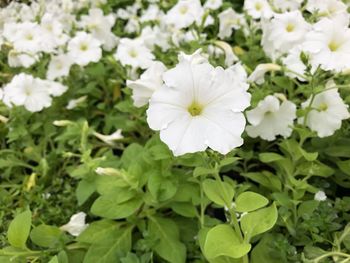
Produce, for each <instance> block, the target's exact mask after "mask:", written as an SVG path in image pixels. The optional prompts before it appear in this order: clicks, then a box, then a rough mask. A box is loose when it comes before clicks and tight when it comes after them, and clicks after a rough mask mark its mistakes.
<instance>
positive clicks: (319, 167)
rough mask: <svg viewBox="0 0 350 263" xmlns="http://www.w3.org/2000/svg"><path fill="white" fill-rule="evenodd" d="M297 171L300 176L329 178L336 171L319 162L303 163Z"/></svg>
mask: <svg viewBox="0 0 350 263" xmlns="http://www.w3.org/2000/svg"><path fill="white" fill-rule="evenodd" d="M297 171H298V173H299V174H301V175H306V176H310V175H312V176H321V177H329V176H331V175H332V174H334V170H333V169H332V168H331V167H329V166H327V165H325V164H324V163H321V162H319V161H315V162H305V163H301V164H300V165H298V166H297Z"/></svg>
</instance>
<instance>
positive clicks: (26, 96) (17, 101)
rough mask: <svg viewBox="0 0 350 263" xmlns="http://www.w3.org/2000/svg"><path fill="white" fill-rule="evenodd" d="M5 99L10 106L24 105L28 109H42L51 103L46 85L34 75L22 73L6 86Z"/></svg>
mask: <svg viewBox="0 0 350 263" xmlns="http://www.w3.org/2000/svg"><path fill="white" fill-rule="evenodd" d="M3 101H4V103H5V104H7V105H8V106H10V107H11V106H12V105H16V106H24V107H25V108H26V109H27V110H28V111H32V112H36V111H41V110H42V109H43V108H46V107H49V106H50V105H51V101H52V99H51V97H50V93H49V91H48V89H47V86H46V85H43V84H42V83H39V82H38V81H37V80H36V79H35V78H33V76H31V75H27V74H25V73H20V74H18V75H16V76H14V78H13V79H12V81H11V82H10V83H8V84H7V85H6V86H5V87H4V98H3Z"/></svg>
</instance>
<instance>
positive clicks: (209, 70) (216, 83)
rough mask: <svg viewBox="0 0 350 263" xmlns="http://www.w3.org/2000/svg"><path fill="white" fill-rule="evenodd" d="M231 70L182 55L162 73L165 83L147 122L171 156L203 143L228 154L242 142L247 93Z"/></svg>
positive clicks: (155, 95) (201, 147)
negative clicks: (155, 131)
mask: <svg viewBox="0 0 350 263" xmlns="http://www.w3.org/2000/svg"><path fill="white" fill-rule="evenodd" d="M233 72H235V71H232V70H231V71H230V72H228V71H225V70H224V69H223V68H221V67H217V68H214V67H213V66H211V65H210V64H209V63H206V62H204V63H200V64H194V63H191V62H190V61H188V60H185V59H184V60H182V61H181V62H180V63H179V64H177V65H176V67H175V68H173V69H171V70H169V71H167V72H165V73H164V75H163V79H164V82H165V85H163V86H162V87H161V88H160V89H158V90H156V91H155V92H154V93H153V96H152V97H151V100H150V104H149V109H148V110H147V121H148V124H149V126H150V128H151V129H153V130H159V131H160V138H161V140H162V141H163V142H165V143H166V144H167V145H168V146H169V148H170V149H171V150H172V152H173V153H174V155H175V156H178V155H183V154H185V153H193V152H198V151H204V150H205V149H206V148H207V147H210V148H211V149H213V150H216V151H218V152H220V153H222V154H226V153H228V152H229V151H231V150H232V149H234V148H235V147H238V146H240V145H242V143H243V140H242V138H241V134H242V133H243V131H244V126H245V118H244V115H243V113H242V111H243V110H244V109H245V108H247V107H248V106H249V104H250V94H249V93H247V92H246V91H245V89H243V88H242V87H241V82H242V78H241V77H240V76H237V77H236V78H235V79H233V76H232V74H234V73H233ZM233 80H234V81H233Z"/></svg>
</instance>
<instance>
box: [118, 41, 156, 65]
mask: <svg viewBox="0 0 350 263" xmlns="http://www.w3.org/2000/svg"><path fill="white" fill-rule="evenodd" d="M114 57H115V59H116V60H119V61H120V63H121V64H122V65H123V66H125V65H130V66H132V67H133V68H139V67H140V68H142V69H146V68H148V67H149V66H151V65H152V63H153V59H154V58H155V57H154V55H153V54H152V52H151V50H149V49H148V48H147V47H146V46H145V44H144V42H143V40H142V39H129V38H122V39H120V42H119V45H118V48H117V52H116V53H115V55H114Z"/></svg>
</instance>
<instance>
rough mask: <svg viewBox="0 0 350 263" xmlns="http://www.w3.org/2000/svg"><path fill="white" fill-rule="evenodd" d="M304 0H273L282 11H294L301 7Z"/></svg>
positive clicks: (275, 5)
mask: <svg viewBox="0 0 350 263" xmlns="http://www.w3.org/2000/svg"><path fill="white" fill-rule="evenodd" d="M303 1H304V0H272V5H273V6H274V7H275V8H276V9H278V10H280V11H282V12H286V11H293V10H297V9H299V7H300V5H301V4H302V2H303Z"/></svg>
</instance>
